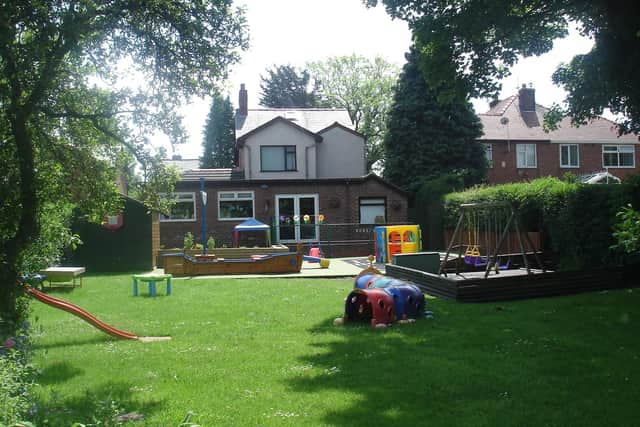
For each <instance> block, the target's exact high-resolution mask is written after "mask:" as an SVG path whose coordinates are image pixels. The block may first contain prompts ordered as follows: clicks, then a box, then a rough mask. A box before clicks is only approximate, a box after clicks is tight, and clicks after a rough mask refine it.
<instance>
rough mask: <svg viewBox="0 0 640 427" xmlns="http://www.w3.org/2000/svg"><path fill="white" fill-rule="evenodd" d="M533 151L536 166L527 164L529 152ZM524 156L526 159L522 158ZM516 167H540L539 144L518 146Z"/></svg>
mask: <svg viewBox="0 0 640 427" xmlns="http://www.w3.org/2000/svg"><path fill="white" fill-rule="evenodd" d="M530 149H533V159H534V164H533V165H530V164H527V158H528V155H527V154H528V151H529V150H530ZM521 156H524V157H521ZM521 160H522V161H521ZM516 167H517V168H518V169H535V168H537V167H538V149H537V144H516Z"/></svg>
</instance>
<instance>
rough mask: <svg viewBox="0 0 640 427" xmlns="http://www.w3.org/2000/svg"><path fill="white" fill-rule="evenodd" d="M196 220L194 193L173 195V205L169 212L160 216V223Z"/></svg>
mask: <svg viewBox="0 0 640 427" xmlns="http://www.w3.org/2000/svg"><path fill="white" fill-rule="evenodd" d="M195 220H196V193H175V204H174V205H173V206H172V207H171V212H169V213H168V214H161V215H160V221H163V222H179V221H195Z"/></svg>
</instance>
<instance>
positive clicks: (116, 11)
mask: <svg viewBox="0 0 640 427" xmlns="http://www.w3.org/2000/svg"><path fill="white" fill-rule="evenodd" d="M246 46H247V35H246V25H245V20H244V15H243V13H242V11H240V10H235V9H233V8H232V2H231V0H210V1H198V2H190V1H178V0H144V1H135V2H130V1H122V0H112V1H89V0H85V1H81V2H76V1H65V0H57V1H51V0H33V1H28V2H17V1H13V2H11V1H10V2H2V7H0V108H1V112H0V135H1V139H0V141H1V143H0V159H1V161H0V176H2V178H0V180H1V182H2V186H1V188H0V192H1V195H2V200H3V203H2V207H0V238H1V239H0V241H1V245H2V248H1V251H0V266H1V270H0V316H2V321H3V322H4V323H3V324H2V325H0V329H4V328H5V327H6V328H10V327H11V326H10V325H12V324H15V322H17V321H19V320H20V316H21V312H20V310H19V309H18V308H17V304H16V299H17V297H18V295H19V293H20V292H19V289H20V288H19V287H18V286H17V277H18V273H26V272H27V271H24V270H25V268H24V267H23V264H21V263H22V261H23V258H24V256H26V255H27V254H28V253H30V248H31V249H32V248H33V247H35V246H37V245H38V244H40V243H42V242H39V238H40V237H41V236H42V233H41V224H42V220H43V219H45V218H47V212H48V211H49V212H51V211H55V212H60V210H59V209H58V208H57V207H58V206H61V205H72V206H77V207H79V208H81V209H82V210H83V211H84V212H85V213H87V214H88V215H90V216H91V217H92V218H94V219H99V218H102V216H103V215H105V214H107V213H113V212H114V211H116V210H117V209H118V208H119V202H118V199H119V198H118V193H117V191H116V186H115V178H116V175H117V174H118V173H119V170H121V169H122V168H123V167H125V166H127V165H128V164H129V163H130V162H131V161H132V159H133V158H135V159H136V160H137V161H138V162H139V163H140V164H141V167H142V169H143V170H144V171H145V174H144V176H145V177H147V178H148V181H147V182H144V183H143V186H142V191H141V192H140V194H147V195H149V196H151V195H154V194H155V195H157V191H150V187H148V186H149V185H152V184H154V183H165V184H166V183H167V182H168V181H167V180H165V179H163V177H166V176H167V174H166V173H164V172H166V171H163V169H162V168H161V167H158V168H155V169H154V170H153V171H152V170H151V169H152V166H153V165H157V166H161V165H159V164H158V162H157V160H158V157H157V156H155V155H154V154H153V153H150V152H149V151H148V149H147V148H148V138H149V136H150V135H152V134H153V132H155V131H156V130H161V131H163V132H165V133H166V134H168V135H170V137H171V138H172V141H173V142H174V143H179V142H181V141H182V139H183V135H184V133H183V132H182V127H181V123H180V117H179V115H178V114H177V113H176V108H177V107H178V106H179V105H180V104H181V103H182V102H183V101H184V100H185V99H187V98H188V97H190V96H192V95H198V96H204V95H208V94H210V93H211V92H212V91H213V90H214V89H215V88H216V86H217V84H218V82H219V81H220V79H222V78H224V77H225V75H226V72H227V69H228V67H229V66H230V65H231V64H233V63H235V62H237V61H238V58H239V52H240V50H241V49H243V48H246ZM126 70H133V71H132V73H133V74H132V75H131V76H130V79H129V80H130V84H129V85H126V84H124V83H123V82H124V80H125V79H124V77H125V76H124V74H125V72H126ZM140 82H145V83H146V84H144V85H141V84H140ZM169 175H170V173H169ZM145 185H147V187H145ZM157 201H158V200H157V199H156V200H155V202H157ZM7 325H9V326H7ZM0 332H1V331H0Z"/></svg>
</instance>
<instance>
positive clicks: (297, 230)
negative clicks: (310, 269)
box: [276, 194, 318, 243]
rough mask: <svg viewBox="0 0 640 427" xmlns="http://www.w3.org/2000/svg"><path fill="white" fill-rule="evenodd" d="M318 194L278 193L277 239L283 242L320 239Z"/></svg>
mask: <svg viewBox="0 0 640 427" xmlns="http://www.w3.org/2000/svg"><path fill="white" fill-rule="evenodd" d="M317 215H318V195H317V194H292V195H289V194H283V195H276V216H277V218H278V233H277V240H278V241H279V242H282V243H297V242H313V241H317V240H318V225H317V221H316V219H317Z"/></svg>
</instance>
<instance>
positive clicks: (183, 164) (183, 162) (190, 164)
mask: <svg viewBox="0 0 640 427" xmlns="http://www.w3.org/2000/svg"><path fill="white" fill-rule="evenodd" d="M162 162H163V163H164V164H165V165H171V166H175V167H177V168H178V169H179V170H180V172H184V171H188V170H191V169H198V168H199V167H200V160H198V159H172V160H163V161H162Z"/></svg>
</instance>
